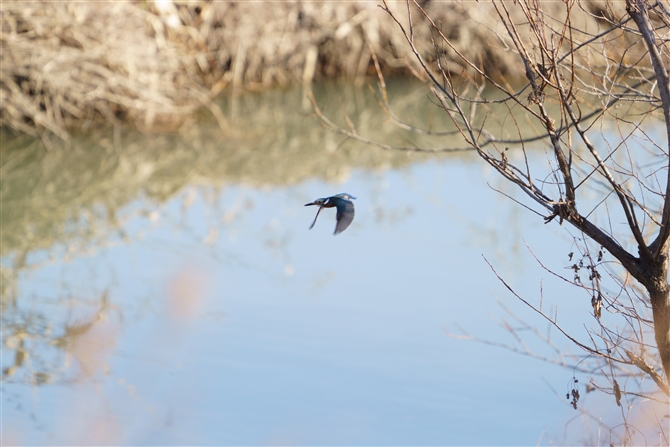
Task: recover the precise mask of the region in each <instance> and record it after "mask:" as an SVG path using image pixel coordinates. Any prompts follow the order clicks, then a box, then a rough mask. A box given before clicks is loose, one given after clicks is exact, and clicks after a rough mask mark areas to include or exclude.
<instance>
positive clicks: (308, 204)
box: [305, 202, 316, 206]
mask: <svg viewBox="0 0 670 447" xmlns="http://www.w3.org/2000/svg"><path fill="white" fill-rule="evenodd" d="M310 205H316V202H312V203H305V206H310Z"/></svg>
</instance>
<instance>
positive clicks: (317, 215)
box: [309, 207, 339, 230]
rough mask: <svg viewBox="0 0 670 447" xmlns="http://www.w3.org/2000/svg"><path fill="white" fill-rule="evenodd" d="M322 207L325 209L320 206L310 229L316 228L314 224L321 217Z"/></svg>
mask: <svg viewBox="0 0 670 447" xmlns="http://www.w3.org/2000/svg"><path fill="white" fill-rule="evenodd" d="M322 209H323V208H321V207H319V211H317V212H316V216H314V222H312V225H310V226H309V229H310V230H311V229H312V228H314V224H315V223H316V218H317V217H319V213H320V212H321V210H322ZM338 213H339V211H338Z"/></svg>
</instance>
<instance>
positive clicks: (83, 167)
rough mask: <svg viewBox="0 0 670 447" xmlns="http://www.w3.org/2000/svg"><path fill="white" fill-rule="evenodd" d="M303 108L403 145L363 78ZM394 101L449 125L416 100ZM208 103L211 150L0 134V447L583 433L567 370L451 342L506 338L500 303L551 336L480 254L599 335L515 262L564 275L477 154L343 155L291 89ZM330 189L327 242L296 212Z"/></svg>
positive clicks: (415, 115) (553, 241)
mask: <svg viewBox="0 0 670 447" xmlns="http://www.w3.org/2000/svg"><path fill="white" fill-rule="evenodd" d="M315 93H316V95H317V98H318V101H319V102H320V103H321V104H322V105H324V108H325V109H326V112H327V113H329V115H330V116H332V117H333V118H335V119H338V120H339V121H340V122H344V121H343V119H339V118H342V117H343V115H344V112H345V111H346V112H347V113H349V114H350V115H351V117H352V120H353V121H354V122H355V123H357V126H358V130H359V132H360V133H361V134H365V135H369V136H371V137H374V138H376V139H382V140H384V141H387V142H390V143H392V144H396V143H397V142H398V141H401V142H402V138H406V137H401V136H399V134H397V133H396V132H395V131H394V130H393V126H392V125H390V124H389V123H388V122H387V120H386V117H385V116H383V114H382V113H381V112H380V110H379V108H378V106H377V103H376V100H375V97H374V96H373V95H372V94H371V93H370V91H369V90H368V89H367V87H365V86H363V87H354V86H347V85H344V86H343V85H331V86H322V87H319V88H318V90H317V91H316V92H315ZM391 94H392V95H391V96H392V100H393V103H394V105H395V106H396V107H397V110H398V111H399V114H401V115H402V116H404V117H410V118H408V119H415V120H416V124H418V123H419V122H420V121H424V122H431V123H432V125H434V126H435V128H436V129H440V126H443V127H442V128H444V129H446V128H448V125H447V123H446V121H445V120H444V118H443V117H441V115H440V114H439V110H437V109H436V108H435V107H432V106H431V105H430V103H427V102H426V100H425V98H426V91H425V90H424V89H423V88H422V87H421V86H417V85H415V84H406V83H398V84H397V85H393V86H392V90H391ZM426 104H428V105H426ZM221 106H222V111H223V115H224V117H225V120H224V121H222V123H221V125H222V126H224V128H225V129H226V133H225V136H223V134H222V132H221V130H220V128H219V127H218V126H217V125H216V123H214V122H213V120H212V119H211V118H210V117H208V116H202V117H198V119H196V120H194V121H193V122H189V123H186V124H185V125H184V127H183V129H182V132H180V133H179V134H178V135H142V134H139V133H135V132H130V131H127V130H118V129H117V130H116V131H115V132H106V131H104V132H103V131H92V132H90V133H87V134H85V135H80V136H76V137H74V138H73V140H72V141H71V142H70V143H62V144H61V143H58V142H55V141H52V144H53V146H54V147H52V148H51V150H49V151H46V150H45V149H44V146H43V145H42V143H41V142H36V141H31V140H29V139H26V138H23V137H19V138H17V137H13V136H10V135H7V134H5V135H4V136H3V138H4V144H3V149H2V155H3V156H2V168H1V169H2V223H3V228H2V243H3V245H2V283H3V284H2V310H3V313H2V324H3V328H2V337H3V345H2V368H3V376H2V377H3V380H2V428H3V430H2V443H3V444H4V445H7V444H32V445H44V444H51V445H53V444H58V445H99V444H132V445H172V444H178V445H182V444H189V445H216V444H218V445H224V444H236V445H264V444H270V445H276V444H312V445H324V444H328V445H332V444H341V445H344V444H359V445H381V444H389V445H392V444H416V445H428V444H430V445H436V444H442V445H454V444H461V445H492V444H498V445H500V444H518V445H535V444H537V443H540V444H548V443H554V444H563V443H571V442H587V443H588V442H589V441H588V440H592V439H594V437H595V436H596V435H594V433H595V432H596V429H594V428H593V426H591V427H590V428H589V429H584V423H586V422H588V417H586V416H583V415H582V414H581V413H580V412H577V411H575V410H573V409H572V407H570V405H569V403H568V402H567V401H566V400H565V393H566V392H567V391H568V390H569V389H571V386H572V385H571V383H572V382H571V379H572V377H573V373H572V372H571V371H568V370H564V369H560V368H559V367H556V366H551V365H549V364H546V363H544V362H541V361H538V360H534V359H531V358H529V357H525V356H520V355H516V354H513V353H511V352H508V351H505V350H503V349H500V348H496V347H492V346H488V345H484V344H477V343H474V342H469V341H462V340H456V339H454V338H450V337H449V336H448V334H447V332H455V333H458V332H459V327H462V328H464V329H465V330H467V331H468V332H469V333H472V334H475V335H477V336H480V337H483V338H485V339H489V340H492V341H505V342H509V343H513V340H512V339H511V338H510V337H509V335H508V334H507V333H506V332H505V331H504V329H502V328H501V327H500V326H499V325H498V324H496V322H499V321H500V320H501V319H503V318H505V317H506V314H505V312H504V310H503V309H502V308H501V307H500V306H499V305H498V304H497V300H500V301H501V302H502V303H504V305H505V306H507V307H509V308H510V309H511V310H512V311H513V312H515V313H517V314H518V315H519V316H520V317H521V318H524V319H527V321H528V322H529V323H531V324H537V325H539V326H540V327H542V328H544V327H545V325H544V324H543V323H542V322H541V321H539V320H538V319H537V318H536V317H534V316H533V315H532V314H531V313H530V312H529V311H528V310H527V309H526V308H524V307H523V305H522V304H521V303H519V302H518V301H516V300H515V299H514V297H512V296H511V295H510V294H509V293H508V292H507V291H506V289H505V288H504V286H503V285H502V284H501V283H500V282H499V281H498V280H497V278H496V277H495V275H494V274H493V272H492V271H491V269H490V268H489V267H488V265H487V264H486V262H485V260H484V258H483V256H484V257H486V259H488V260H489V261H490V262H491V264H492V265H494V266H495V268H496V270H497V271H498V272H499V273H500V274H501V275H502V276H504V278H505V279H506V280H507V281H508V282H509V283H510V284H512V285H513V286H514V287H515V288H516V290H517V291H518V292H519V293H520V294H521V295H522V296H524V297H525V298H527V299H529V300H530V301H533V302H537V301H538V300H539V296H540V290H541V288H542V290H543V293H544V305H545V306H552V305H556V304H557V303H560V306H559V310H558V315H559V319H562V321H563V322H564V324H565V326H566V327H567V328H574V329H576V330H577V331H578V330H579V328H582V327H583V325H584V324H587V325H588V324H591V322H592V317H591V308H590V304H589V302H588V299H587V298H586V297H584V296H581V295H576V294H575V292H574V290H571V289H566V288H565V286H564V285H563V284H562V283H561V282H560V281H557V280H555V279H554V278H553V277H552V276H551V275H550V274H548V273H546V272H545V271H544V270H542V269H541V268H540V267H539V266H538V265H537V263H536V261H535V260H534V258H533V255H532V254H531V253H530V252H529V250H528V249H527V248H526V244H527V245H528V246H529V247H531V248H532V250H533V252H534V253H535V254H536V255H537V256H538V257H540V258H541V259H542V260H543V261H545V262H546V263H547V264H548V265H550V266H551V267H553V268H555V269H557V270H560V269H564V268H566V267H568V266H569V262H568V253H569V252H570V251H571V250H572V248H571V247H572V239H571V237H570V234H569V230H568V229H565V228H563V227H560V226H559V225H558V223H557V222H554V223H552V224H550V225H544V224H543V221H542V219H540V218H539V217H538V216H536V215H534V214H532V213H530V212H528V211H527V210H525V209H523V208H522V207H520V206H518V205H515V204H514V203H513V202H511V201H510V200H509V199H507V198H505V197H504V196H502V195H500V194H499V193H497V192H495V191H494V188H495V189H500V190H502V191H504V192H506V193H507V194H510V195H512V196H514V197H516V196H517V194H516V192H515V191H514V189H512V188H511V187H509V186H508V185H505V184H504V182H502V181H501V180H499V179H498V178H497V176H496V175H495V174H494V173H493V172H492V171H491V170H490V169H487V168H486V167H484V166H483V165H482V163H481V162H479V161H478V159H477V158H476V157H475V156H474V155H472V154H470V153H453V154H448V155H442V156H416V155H407V154H404V153H389V152H384V151H382V150H380V149H376V148H372V147H367V146H364V145H360V144H355V143H352V142H349V141H345V142H343V137H342V136H339V135H336V134H333V133H329V132H326V131H325V130H323V129H322V128H321V127H320V126H319V124H318V122H317V121H316V120H315V119H314V117H313V116H312V114H311V108H310V106H309V103H308V102H307V101H306V100H305V98H304V97H303V92H302V91H301V90H300V89H294V90H287V91H274V92H269V93H264V94H248V95H244V96H240V97H237V98H234V99H230V98H227V99H223V100H222V103H221ZM450 138H451V137H449V138H446V139H443V140H445V141H447V144H451V145H452V146H453V145H457V143H454V141H451V140H450ZM405 141H406V140H405ZM413 143H418V144H421V143H423V140H419V139H416V140H413ZM61 146H62V147H61ZM540 156H541V155H540ZM338 192H348V193H351V194H352V195H354V196H356V197H357V200H356V201H355V206H356V218H355V219H354V221H353V223H352V225H351V226H350V227H349V228H348V229H347V230H346V231H345V232H344V233H342V234H340V235H338V236H336V237H334V236H333V235H332V232H333V228H334V215H335V213H334V211H333V210H325V211H324V212H322V213H321V216H320V218H319V221H318V222H317V223H316V225H315V227H314V228H313V229H312V230H311V231H310V230H308V227H309V225H310V223H311V221H312V219H313V218H314V214H315V211H316V210H315V209H314V208H313V207H304V206H303V205H304V204H305V203H307V202H310V201H312V200H314V199H316V198H317V197H324V196H327V195H331V194H335V193H338ZM542 330H544V329H542ZM555 340H556V343H557V344H558V345H559V346H561V347H562V346H567V343H566V342H565V341H564V340H563V339H561V338H560V337H558V336H556V339H555ZM528 343H529V345H530V346H532V347H534V348H536V349H538V352H543V351H542V349H543V347H542V346H540V345H538V344H536V343H534V342H533V339H532V338H529V340H528ZM576 377H578V378H579V379H580V383H586V382H587V379H588V376H585V375H580V374H576ZM582 394H583V400H582V401H583V402H584V401H586V403H587V404H588V403H589V402H590V403H591V404H596V405H597V402H598V400H597V399H598V397H597V396H595V394H597V393H593V394H591V395H586V393H584V392H583V393H582ZM592 396H594V397H592ZM610 407H611V406H610ZM615 408H616V407H615ZM614 411H615V410H612V412H614ZM585 421H586V422H585Z"/></svg>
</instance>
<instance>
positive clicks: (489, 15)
mask: <svg viewBox="0 0 670 447" xmlns="http://www.w3.org/2000/svg"><path fill="white" fill-rule="evenodd" d="M378 3H379V2H377V1H365V0H358V1H352V2H302V1H295V2H288V1H287V2H267V3H263V2H260V3H259V2H205V1H202V2H192V1H189V2H185V1H171V0H163V1H159V2H138V1H115V2H108V3H106V2H90V3H89V2H76V3H75V2H21V1H18V2H8V1H5V2H2V4H0V12H1V37H0V42H1V45H2V56H1V60H0V62H1V64H0V72H1V74H2V76H1V77H0V91H1V93H2V103H1V104H0V119H1V124H2V125H5V126H9V127H11V128H13V129H15V130H18V131H21V132H25V133H28V134H31V135H35V136H37V135H43V133H44V130H48V131H49V132H51V133H54V134H56V135H58V136H59V137H61V138H63V139H67V138H68V130H69V129H76V128H84V129H86V128H87V127H88V126H89V125H91V124H92V123H96V122H105V121H106V122H109V123H112V124H121V123H126V122H130V123H132V124H133V125H134V126H136V127H138V128H140V129H154V130H156V129H158V130H161V129H171V130H174V129H177V128H178V127H179V126H180V125H181V124H182V123H183V121H184V118H185V117H186V116H188V115H190V114H192V113H193V112H194V111H195V110H197V109H199V108H201V107H202V106H207V107H209V108H210V109H211V110H212V112H213V113H214V114H215V115H216V114H217V113H218V112H217V110H216V108H215V107H214V106H213V105H212V103H211V99H212V98H213V97H214V96H216V95H217V94H218V93H219V92H221V91H222V90H223V89H225V88H231V89H235V88H238V87H245V88H253V89H258V88H265V87H268V86H273V85H277V84H279V85H287V84H290V83H295V82H311V81H312V80H313V79H316V80H319V79H323V78H324V77H333V76H340V77H352V78H358V79H360V78H362V77H363V76H365V75H366V74H367V73H368V70H369V69H370V67H371V62H372V60H371V55H372V54H373V53H374V54H376V56H377V57H378V59H379V61H380V64H381V66H382V68H383V69H384V70H385V72H386V73H389V72H403V73H404V72H407V71H408V67H409V69H410V70H413V69H416V68H418V67H412V64H416V62H415V59H414V58H413V57H411V55H410V54H409V50H408V48H407V46H406V45H405V44H404V36H403V35H402V33H401V31H400V29H399V28H398V27H397V26H396V25H395V23H393V22H392V21H391V20H390V19H389V17H388V15H387V14H385V13H384V12H383V11H381V10H380V8H378ZM422 3H423V4H424V5H425V7H426V9H427V10H428V12H429V13H430V15H431V17H434V18H435V19H436V21H437V22H438V23H440V24H441V26H442V29H443V30H444V31H445V32H446V33H447V34H448V35H449V37H450V39H451V40H452V41H453V42H455V44H456V48H457V49H458V51H459V52H462V53H463V54H464V55H465V56H466V57H467V58H468V59H469V60H472V61H476V62H477V64H479V65H480V66H481V67H483V69H484V71H485V72H486V73H488V74H490V75H492V76H494V77H503V76H504V77H506V78H508V80H514V79H515V78H516V79H519V78H521V77H523V73H524V71H523V68H522V67H520V66H518V63H517V62H515V60H514V54H513V52H512V51H510V48H511V45H510V44H511V42H509V38H504V39H502V41H501V40H500V36H503V35H504V34H505V33H504V29H503V28H501V26H502V25H501V22H500V20H499V19H498V17H497V15H496V14H495V11H494V9H493V8H492V5H491V4H490V3H487V2H477V3H473V2H461V1H453V2H448V3H443V2H430V1H425V2H422ZM583 4H584V5H585V6H584V8H585V9H581V10H580V11H579V14H575V15H574V16H573V21H579V22H580V23H579V24H578V25H579V26H578V28H579V29H581V30H584V31H587V32H593V33H594V34H595V33H597V32H598V30H599V20H598V17H599V16H607V17H610V18H614V19H616V17H617V15H618V14H621V13H622V12H623V11H619V12H616V11H611V10H610V9H608V8H607V7H605V6H604V5H605V3H604V2H598V1H588V2H583ZM560 5H561V3H560V2H556V4H555V5H554V4H553V3H548V4H547V5H544V6H543V7H544V8H545V10H546V9H555V12H556V17H557V19H558V20H560V17H561V14H562V11H563V9H562V8H561V6H560ZM391 7H392V8H397V9H398V10H402V9H403V8H405V5H404V3H403V2H399V3H397V4H392V5H391ZM415 33H416V35H417V37H418V38H417V42H423V44H422V45H423V46H420V47H419V48H418V49H419V51H420V52H421V53H422V55H423V56H424V57H426V59H431V58H432V57H434V55H435V49H434V48H433V46H432V44H431V39H430V33H431V30H430V28H428V27H417V28H416V29H415ZM500 42H502V43H500ZM617 45H620V43H619V44H617V43H615V44H613V48H614V51H615V50H616V46H617ZM442 52H443V55H444V57H446V58H447V59H450V60H453V61H454V62H453V63H452V65H451V70H454V71H457V73H456V74H459V75H467V74H472V73H473V71H472V70H471V69H470V68H469V67H467V66H465V65H463V64H459V61H460V60H461V59H460V57H457V54H456V53H455V52H454V50H453V49H450V48H444V49H442ZM459 70H460V71H462V72H458V71H459Z"/></svg>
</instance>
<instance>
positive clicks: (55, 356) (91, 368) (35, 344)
mask: <svg viewBox="0 0 670 447" xmlns="http://www.w3.org/2000/svg"><path fill="white" fill-rule="evenodd" d="M59 301H63V302H59V303H58V304H59V306H60V307H68V306H69V309H68V311H67V312H66V314H67V315H64V316H63V317H62V318H61V319H62V320H63V321H61V322H59V321H58V320H59V318H58V317H56V316H55V315H54V314H53V313H52V314H46V313H43V312H39V311H34V310H30V311H28V310H24V309H22V308H19V309H12V310H10V311H5V312H3V316H2V323H3V325H2V338H3V340H4V347H3V349H4V350H6V351H9V352H4V353H3V357H4V358H5V359H10V358H12V356H11V355H8V354H9V353H13V354H14V355H13V360H11V361H10V362H11V364H9V363H10V362H7V363H5V365H7V366H5V365H3V366H4V368H3V370H2V380H3V381H4V382H8V381H12V380H13V381H19V382H21V383H26V384H30V385H36V386H38V385H44V384H49V383H53V382H69V381H74V380H78V379H79V378H80V377H82V376H84V377H88V376H91V375H93V374H94V373H95V372H96V371H97V370H98V369H100V368H103V369H104V368H105V363H104V353H105V352H108V351H109V349H110V348H111V347H112V346H113V345H114V338H115V336H116V333H117V332H118V331H117V330H116V329H115V323H116V316H115V314H114V312H112V308H111V306H110V303H109V301H108V296H107V292H104V293H102V294H101V295H100V296H99V297H98V298H97V299H95V300H92V301H88V302H86V306H83V305H82V303H81V302H77V303H68V302H67V300H66V299H65V298H62V299H60V300H59ZM89 306H93V307H94V308H95V310H94V312H92V313H91V314H89V315H86V316H84V317H76V316H73V315H74V314H78V313H79V314H80V313H82V308H83V307H89ZM71 359H74V360H76V362H77V366H78V370H73V369H72V367H71Z"/></svg>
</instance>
